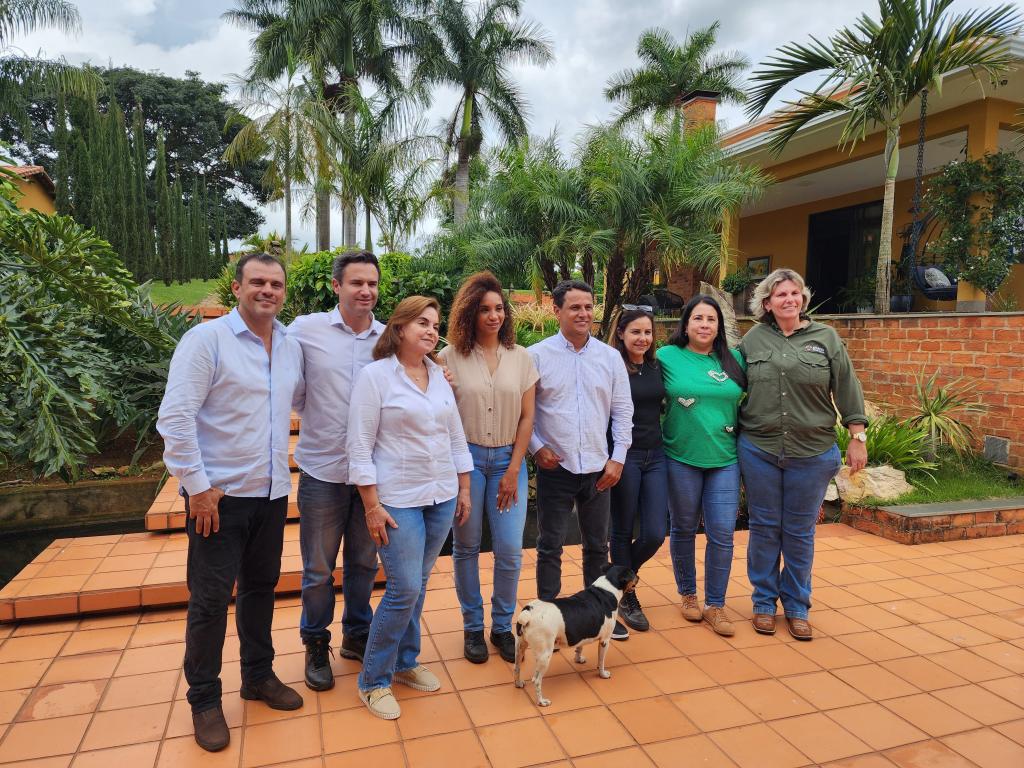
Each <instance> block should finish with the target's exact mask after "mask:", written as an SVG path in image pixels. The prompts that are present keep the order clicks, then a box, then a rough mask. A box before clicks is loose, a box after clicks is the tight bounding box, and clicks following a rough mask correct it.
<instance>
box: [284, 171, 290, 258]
mask: <svg viewBox="0 0 1024 768" xmlns="http://www.w3.org/2000/svg"><path fill="white" fill-rule="evenodd" d="M291 255H292V177H291V174H290V173H286V174H285V177H284V257H285V262H287V261H288V258H289V257H290V256H291Z"/></svg>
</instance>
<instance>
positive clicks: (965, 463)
mask: <svg viewBox="0 0 1024 768" xmlns="http://www.w3.org/2000/svg"><path fill="white" fill-rule="evenodd" d="M938 464H939V467H938V469H936V470H935V472H934V476H935V479H934V481H932V480H930V479H929V478H928V477H927V476H925V475H917V474H914V475H911V476H910V477H908V478H907V480H908V481H909V482H910V483H911V484H912V485H914V486H915V487H916V488H917V490H915V491H914V492H913V493H908V494H906V495H904V496H900V497H899V498H898V499H894V500H890V501H879V500H878V499H865V500H864V502H863V504H864V505H865V506H892V505H895V504H934V503H937V502H941V501H964V500H967V499H1002V498H1006V497H1008V496H1024V484H1022V483H1021V482H1020V481H1019V480H1018V481H1016V482H1014V481H1013V480H1010V479H1009V477H1008V475H1009V473H1008V471H1007V470H1005V469H999V468H998V467H996V466H995V465H994V464H990V463H989V462H987V461H985V460H983V459H980V458H977V457H969V458H966V459H964V460H962V461H960V460H957V459H956V458H955V457H953V456H950V455H944V456H941V457H940V458H939V462H938Z"/></svg>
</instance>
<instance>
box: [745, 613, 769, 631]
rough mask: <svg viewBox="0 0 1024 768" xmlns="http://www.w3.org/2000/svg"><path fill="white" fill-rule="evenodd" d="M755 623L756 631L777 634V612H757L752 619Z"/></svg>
mask: <svg viewBox="0 0 1024 768" xmlns="http://www.w3.org/2000/svg"><path fill="white" fill-rule="evenodd" d="M750 621H751V623H752V624H753V625H754V631H755V632H757V633H758V634H761V635H774V634H775V614H774V613H755V614H754V616H753V618H752V619H751V620H750Z"/></svg>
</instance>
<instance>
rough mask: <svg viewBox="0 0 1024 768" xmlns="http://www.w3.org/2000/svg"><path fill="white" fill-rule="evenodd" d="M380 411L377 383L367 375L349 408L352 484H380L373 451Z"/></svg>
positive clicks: (355, 391)
mask: <svg viewBox="0 0 1024 768" xmlns="http://www.w3.org/2000/svg"><path fill="white" fill-rule="evenodd" d="M380 409H381V397H380V390H379V388H378V383H377V381H376V380H375V379H374V377H373V376H372V375H367V373H366V372H365V371H364V372H363V374H361V375H360V376H359V378H358V379H357V380H356V384H355V387H353V389H352V400H351V402H350V403H349V408H348V441H347V449H348V473H349V483H351V484H352V485H376V484H377V467H376V465H374V463H373V448H374V446H375V445H376V443H377V429H378V428H379V426H380ZM463 443H465V437H463ZM467 452H468V448H467Z"/></svg>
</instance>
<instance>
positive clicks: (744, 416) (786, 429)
mask: <svg viewBox="0 0 1024 768" xmlns="http://www.w3.org/2000/svg"><path fill="white" fill-rule="evenodd" d="M739 350H740V352H741V353H742V354H743V357H744V359H746V361H747V382H748V384H747V399H746V400H745V401H744V402H743V405H742V406H741V409H740V418H739V423H740V431H741V432H742V434H743V435H745V436H746V438H747V439H748V440H750V442H752V443H753V444H754V445H755V446H757V447H758V448H760V449H761V450H763V451H767V452H768V453H770V454H772V455H773V456H792V457H807V456H817V455H818V454H821V453H824V452H825V451H827V450H829V448H831V447H832V446H833V444H835V441H836V435H835V424H836V411H837V410H838V412H839V415H840V417H841V419H842V423H843V424H845V425H848V424H851V423H860V424H867V423H868V420H867V417H866V416H865V415H864V393H863V391H862V390H861V386H860V382H859V381H858V380H857V374H856V373H854V371H853V365H852V364H851V362H850V356H849V354H847V352H846V347H845V346H844V344H843V342H842V339H840V338H839V334H837V333H836V332H835V330H834V329H832V328H831V327H830V326H828V325H824V324H822V323H818V322H815V321H814V320H811V321H810V322H809V324H808V325H807V326H806V327H805V328H800V329H798V330H797V331H796V332H794V333H793V334H792V335H790V336H785V335H783V333H782V331H780V330H779V328H778V326H776V325H775V324H774V323H772V322H761V323H758V324H757V325H755V326H754V327H753V328H751V329H750V330H749V331H748V332H747V333H746V335H744V337H743V340H742V341H741V342H740V345H739Z"/></svg>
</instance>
